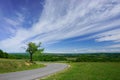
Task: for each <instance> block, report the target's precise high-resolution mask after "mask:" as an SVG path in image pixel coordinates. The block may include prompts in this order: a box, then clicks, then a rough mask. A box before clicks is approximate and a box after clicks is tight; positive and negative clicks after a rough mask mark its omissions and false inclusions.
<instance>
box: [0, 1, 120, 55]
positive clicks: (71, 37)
mask: <svg viewBox="0 0 120 80" xmlns="http://www.w3.org/2000/svg"><path fill="white" fill-rule="evenodd" d="M28 42H35V43H39V42H42V47H44V48H45V52H57V53H61V52H63V53H86V52H120V0H0V49H3V50H4V51H6V52H24V51H25V49H24V48H23V47H26V44H27V43H28Z"/></svg>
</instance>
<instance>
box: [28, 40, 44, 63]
mask: <svg viewBox="0 0 120 80" xmlns="http://www.w3.org/2000/svg"><path fill="white" fill-rule="evenodd" d="M40 47H41V42H40V43H39V44H35V43H33V42H30V43H28V47H27V49H26V52H28V53H29V54H30V62H32V61H33V60H32V56H33V54H34V53H36V52H37V53H38V52H39V53H42V52H43V51H44V48H40Z"/></svg>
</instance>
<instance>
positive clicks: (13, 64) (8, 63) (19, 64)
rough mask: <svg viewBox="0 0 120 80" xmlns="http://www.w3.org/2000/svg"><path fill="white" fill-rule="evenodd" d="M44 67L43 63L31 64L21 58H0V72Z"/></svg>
mask: <svg viewBox="0 0 120 80" xmlns="http://www.w3.org/2000/svg"><path fill="white" fill-rule="evenodd" d="M40 67H44V65H43V64H32V63H29V62H26V61H22V60H12V59H0V73H8V72H16V71H22V70H30V69H36V68H40Z"/></svg>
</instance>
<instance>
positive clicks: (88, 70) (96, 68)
mask: <svg viewBox="0 0 120 80" xmlns="http://www.w3.org/2000/svg"><path fill="white" fill-rule="evenodd" d="M70 65H71V67H70V68H69V69H68V70H67V71H63V72H61V73H58V74H55V75H52V76H50V77H47V78H45V79H41V80H120V63H119V62H81V63H70Z"/></svg>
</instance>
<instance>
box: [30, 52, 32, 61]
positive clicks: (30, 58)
mask: <svg viewBox="0 0 120 80" xmlns="http://www.w3.org/2000/svg"><path fill="white" fill-rule="evenodd" d="M30 62H32V53H30Z"/></svg>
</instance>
